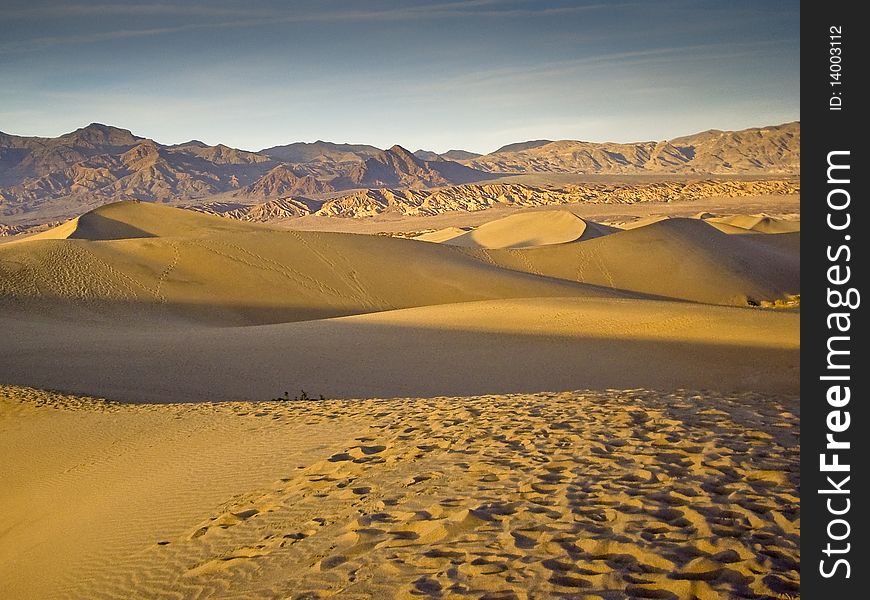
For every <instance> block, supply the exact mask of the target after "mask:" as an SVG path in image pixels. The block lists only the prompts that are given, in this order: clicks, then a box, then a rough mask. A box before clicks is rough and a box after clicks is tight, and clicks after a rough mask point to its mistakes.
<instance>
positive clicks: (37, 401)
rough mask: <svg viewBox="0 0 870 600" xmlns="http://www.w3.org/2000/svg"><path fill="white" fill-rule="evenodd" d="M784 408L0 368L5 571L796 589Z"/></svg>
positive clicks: (622, 594)
mask: <svg viewBox="0 0 870 600" xmlns="http://www.w3.org/2000/svg"><path fill="white" fill-rule="evenodd" d="M799 410H800V405H799V401H798V399H797V398H793V397H775V398H774V397H768V396H764V395H760V394H742V395H729V394H717V393H712V392H708V393H695V392H684V391H681V392H675V393H670V394H664V393H656V392H650V391H647V390H632V391H626V392H618V391H607V392H584V391H580V392H566V393H559V394H538V395H515V396H494V395H486V396H478V397H464V398H430V399H397V400H371V401H350V402H341V401H329V400H327V401H322V402H319V401H310V402H276V403H261V404H256V405H251V404H243V403H223V404H196V405H168V406H167V405H164V406H153V405H138V406H137V405H118V404H107V403H104V402H100V401H95V400H89V399H81V398H71V397H68V396H59V395H57V394H49V393H44V392H38V391H36V390H29V389H22V388H10V387H0V472H2V473H3V488H2V490H0V531H2V532H3V533H2V534H0V581H2V582H3V589H4V596H5V597H9V598H19V599H24V600H26V599H30V598H34V599H37V598H38V599H40V600H43V599H52V598H155V599H157V598H236V599H246V598H287V597H291V598H326V597H340V598H397V599H398V598H417V597H444V598H452V597H463V598H474V599H482V598H531V597H541V598H562V597H566V598H567V597H588V598H615V597H619V598H664V599H670V600H696V599H698V598H776V597H783V596H784V595H785V594H789V595H797V594H798V593H799V582H800V570H799V569H800V567H799V563H800V550H799V544H800V533H799V532H800V508H799V496H798V482H799V468H800V466H799V465H800V461H799V457H800V452H799ZM58 507H63V509H62V510H59V509H58Z"/></svg>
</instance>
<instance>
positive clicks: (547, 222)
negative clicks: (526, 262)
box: [415, 210, 614, 249]
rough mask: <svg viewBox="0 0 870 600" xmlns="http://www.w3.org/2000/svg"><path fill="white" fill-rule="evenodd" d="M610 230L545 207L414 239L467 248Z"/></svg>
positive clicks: (546, 241)
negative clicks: (460, 230)
mask: <svg viewBox="0 0 870 600" xmlns="http://www.w3.org/2000/svg"><path fill="white" fill-rule="evenodd" d="M612 231H614V229H613V228H612V227H607V226H606V225H600V224H598V223H593V222H591V221H586V220H584V219H581V218H580V217H578V216H577V215H575V214H574V213H572V212H570V211H567V210H545V211H537V212H528V213H519V214H515V215H511V216H509V217H504V218H502V219H497V220H495V221H490V222H488V223H484V224H483V225H481V226H480V227H478V228H476V229H473V230H471V231H467V232H466V231H462V232H461V233H460V232H457V231H456V228H448V229H447V230H444V229H442V230H440V231H436V232H434V233H431V234H425V235H423V236H419V237H417V238H415V239H418V240H422V241H429V242H436V241H437V242H443V243H445V244H449V245H451V246H464V247H467V248H494V249H495V248H529V247H534V246H546V245H550V244H564V243H566V242H577V241H580V240H588V239H593V238H596V237H600V236H602V235H607V234H608V233H611V232H612ZM454 233H455V235H453V234H454Z"/></svg>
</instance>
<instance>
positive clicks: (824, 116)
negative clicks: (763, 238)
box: [801, 2, 870, 600]
mask: <svg viewBox="0 0 870 600" xmlns="http://www.w3.org/2000/svg"><path fill="white" fill-rule="evenodd" d="M859 8H863V5H862V4H860V3H846V2H839V3H837V2H834V3H818V4H815V5H813V6H812V8H810V5H809V4H808V3H805V4H804V10H803V11H802V14H801V123H802V125H801V129H802V142H801V145H802V148H801V221H802V223H801V229H802V231H803V234H802V246H801V261H802V276H801V279H802V286H803V287H804V290H803V293H802V302H801V349H802V352H801V354H802V358H801V377H802V381H801V392H802V393H801V595H802V596H803V597H804V598H805V599H807V600H815V599H816V598H830V599H831V600H833V599H840V598H842V599H846V600H851V599H852V598H866V597H867V596H866V593H867V592H866V590H867V568H868V565H870V563H868V560H867V556H868V552H867V548H868V546H870V539H868V537H867V536H868V531H867V528H866V526H865V523H866V517H865V516H864V515H865V511H866V510H868V498H867V494H866V492H865V493H862V492H861V491H860V490H867V489H868V484H870V468H868V461H870V444H868V439H870V411H868V410H867V408H866V407H867V392H868V389H867V380H868V371H870V368H868V367H870V365H868V364H867V360H866V358H865V357H866V356H867V351H868V349H870V346H868V340H867V339H866V336H867V334H868V332H867V330H866V327H865V323H866V319H865V318H864V316H863V313H864V312H865V308H864V306H862V301H864V300H865V298H862V292H864V291H866V287H865V285H864V277H863V275H864V272H865V270H866V269H867V264H868V261H870V256H868V254H867V248H866V242H865V241H864V235H863V234H864V231H863V230H864V229H865V228H866V224H865V221H866V219H867V210H866V208H865V206H866V203H867V201H868V198H867V183H866V182H867V179H868V173H870V169H868V166H867V161H868V160H870V157H868V155H867V152H866V141H864V139H865V138H866V135H867V134H866V131H867V126H866V123H867V118H866V114H865V113H866V111H867V109H868V105H867V97H866V96H867V95H866V92H864V90H865V89H866V85H865V83H866V82H864V81H862V80H863V79H864V78H865V77H866V71H867V66H868V55H867V43H866V40H867V37H868V35H870V33H868V32H867V31H866V30H865V23H864V20H863V19H862V18H861V17H860V16H859V15H858V12H859ZM859 282H860V283H859ZM867 300H870V298H867ZM862 358H863V360H862Z"/></svg>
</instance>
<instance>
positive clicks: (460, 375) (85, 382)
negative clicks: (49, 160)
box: [0, 203, 799, 402]
mask: <svg viewBox="0 0 870 600" xmlns="http://www.w3.org/2000/svg"><path fill="white" fill-rule="evenodd" d="M552 218H553V215H547V214H544V215H543V216H542V218H541V219H526V220H525V222H526V223H536V224H538V225H540V224H541V223H544V224H549V223H551V220H552ZM556 219H557V221H559V222H562V221H561V219H562V215H558V214H557V215H556ZM571 219H575V220H576V221H577V222H579V223H581V224H582V221H580V220H579V219H576V218H575V217H573V216H571ZM508 220H509V219H505V221H508ZM496 231H497V230H496ZM47 233H48V232H47ZM133 233H135V234H136V236H137V237H131V238H127V239H118V238H119V237H120V236H122V235H132V234H133ZM574 233H577V231H576V230H575V231H574ZM52 235H54V236H55V237H58V238H59V237H61V236H63V235H67V236H68V238H67V239H35V240H29V241H23V242H18V243H14V244H5V245H3V246H0V274H2V275H3V276H2V277H0V308H2V310H0V324H2V329H3V331H4V333H5V343H4V345H3V346H2V347H0V359H2V360H0V382H6V383H14V384H24V385H30V386H34V387H45V388H51V389H60V390H66V391H72V392H76V393H83V394H100V395H105V396H108V397H111V398H114V399H123V400H130V401H152V402H170V401H174V400H185V401H196V400H199V399H202V398H203V397H209V398H212V399H216V400H229V399H252V400H263V399H267V398H272V397H275V396H276V395H279V394H281V393H282V392H283V391H285V390H286V391H290V392H293V393H295V392H296V390H298V389H302V388H304V389H306V390H307V391H308V392H309V393H314V394H324V395H325V396H328V397H354V396H365V397H384V396H411V395H414V396H416V395H444V394H454V395H455V394H480V393H509V392H536V391H542V390H554V389H555V390H558V389H576V388H599V387H603V388H612V387H640V386H644V387H657V388H662V389H668V388H672V387H674V386H694V387H713V388H716V389H720V390H742V391H745V390H766V391H789V392H793V391H796V390H797V378H796V373H797V369H798V356H797V355H798V346H799V342H798V322H799V318H798V315H797V314H793V313H790V314H782V313H774V312H768V311H752V310H745V309H735V308H724V307H711V306H699V305H692V304H689V303H683V302H677V303H675V302H657V301H652V300H648V299H644V298H649V297H650V295H652V296H656V297H668V298H676V299H682V300H695V301H697V302H709V303H719V304H738V305H743V306H745V305H746V304H747V302H750V301H751V302H758V301H761V300H768V301H772V300H775V299H777V298H780V297H782V296H783V295H784V294H786V293H797V292H799V288H798V286H799V279H798V259H797V255H796V247H795V243H794V240H793V238H792V237H791V236H795V235H797V234H783V235H779V236H768V235H754V236H731V235H726V234H724V233H721V232H719V231H717V230H716V229H714V228H712V227H710V226H709V225H707V224H706V223H704V222H702V221H699V220H689V219H670V220H667V221H662V222H660V223H655V224H653V225H650V226H647V227H642V228H638V229H635V230H631V231H624V232H619V233H615V234H611V235H606V236H603V237H598V238H595V239H590V240H585V241H581V242H572V243H562V244H555V245H546V246H541V247H535V248H528V249H516V250H512V249H503V250H488V249H480V248H458V247H451V246H448V245H444V244H429V243H422V242H418V241H414V240H404V239H397V238H389V237H384V236H364V235H350V234H337V233H316V232H281V231H273V230H270V229H267V228H264V227H262V226H257V225H249V224H242V223H236V222H232V221H226V220H222V219H220V218H218V217H211V216H208V215H200V214H197V213H192V212H188V211H182V210H179V209H172V208H166V207H160V206H155V205H149V204H136V203H119V204H114V205H109V206H107V207H104V208H102V209H99V210H97V211H94V212H92V213H88V214H86V215H84V216H82V217H81V218H79V219H78V220H77V221H76V222H75V223H74V224H66V225H64V226H62V227H61V228H58V229H57V230H55V232H54V234H52ZM76 235H78V236H81V237H80V238H75V237H73V236H76ZM572 235H573V234H572ZM767 238H777V239H778V240H782V241H778V242H776V243H773V244H772V243H765V242H763V243H758V242H756V240H757V239H767ZM338 317H343V318H338ZM252 325H256V326H252Z"/></svg>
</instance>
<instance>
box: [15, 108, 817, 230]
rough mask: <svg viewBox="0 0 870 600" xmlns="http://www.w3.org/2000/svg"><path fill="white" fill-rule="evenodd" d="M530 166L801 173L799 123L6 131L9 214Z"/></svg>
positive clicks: (446, 177) (309, 192)
mask: <svg viewBox="0 0 870 600" xmlns="http://www.w3.org/2000/svg"><path fill="white" fill-rule="evenodd" d="M526 172H532V173H583V174H585V173H612V174H623V173H626V174H631V173H686V174H712V175H722V174H765V175H777V176H781V175H796V174H799V173H800V123H799V122H794V123H786V124H784V125H777V126H772V127H764V128H753V129H746V130H742V131H718V130H710V131H705V132H702V133H698V134H694V135H690V136H684V137H680V138H675V139H673V140H669V141H660V142H637V143H633V144H610V143H591V142H580V141H573V140H562V141H549V140H535V141H527V142H518V143H515V144H508V145H506V146H503V147H501V148H499V149H498V150H497V151H495V152H493V153H490V154H486V155H478V154H476V153H472V152H467V151H464V150H450V151H448V152H445V153H443V154H437V153H434V152H430V151H425V150H418V151H417V152H416V153H412V152H409V151H408V150H406V149H405V148H403V147H401V146H398V145H396V146H393V147H391V148H389V149H387V150H381V149H379V148H376V147H374V146H369V145H365V144H336V143H332V142H325V141H317V142H313V143H305V142H297V143H292V144H287V145H283V146H274V147H271V148H267V149H264V150H261V151H259V152H250V151H246V150H239V149H236V148H231V147H229V146H226V145H223V144H218V145H215V146H209V145H208V144H205V143H203V142H201V141H199V140H191V141H189V142H185V143H182V144H174V145H164V144H160V143H158V142H156V141H154V140H151V139H148V138H145V137H140V136H138V135H135V134H133V133H132V132H131V131H129V130H126V129H121V128H118V127H113V126H110V125H104V124H100V123H92V124H90V125H88V126H86V127H82V128H80V129H77V130H75V131H73V132H70V133H67V134H64V135H61V136H59V137H56V138H44V137H25V136H19V135H10V134H5V133H0V223H7V224H8V223H11V222H13V221H22V220H28V221H34V220H40V219H41V220H42V221H43V222H44V221H47V220H51V219H58V218H65V217H67V216H72V215H75V214H80V213H82V212H84V211H86V210H89V209H91V208H94V207H96V206H99V205H101V204H106V203H108V202H112V201H116V200H122V199H138V200H144V201H151V202H164V203H172V204H190V203H192V202H206V201H209V199H212V198H214V200H215V201H219V200H220V197H223V196H227V195H228V196H230V197H232V198H233V200H232V201H233V202H241V203H243V204H245V203H248V204H250V203H252V202H261V201H268V200H274V199H287V198H290V197H298V196H315V197H317V196H321V195H325V194H330V193H333V192H337V191H342V190H353V189H368V188H394V189H423V188H433V187H445V186H455V185H461V184H468V183H474V182H480V181H485V180H487V179H492V178H494V177H497V176H499V175H500V174H512V173H526ZM236 199H237V200H236ZM246 200H247V202H245V201H246Z"/></svg>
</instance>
